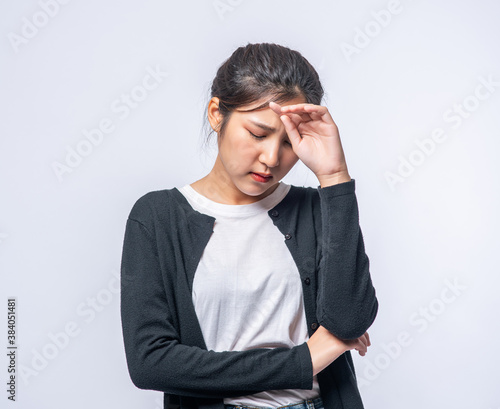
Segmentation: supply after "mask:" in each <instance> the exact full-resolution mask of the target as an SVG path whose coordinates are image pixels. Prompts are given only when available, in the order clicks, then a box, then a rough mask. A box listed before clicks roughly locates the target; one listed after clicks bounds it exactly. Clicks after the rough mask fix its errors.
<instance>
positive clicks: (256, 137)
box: [248, 131, 292, 146]
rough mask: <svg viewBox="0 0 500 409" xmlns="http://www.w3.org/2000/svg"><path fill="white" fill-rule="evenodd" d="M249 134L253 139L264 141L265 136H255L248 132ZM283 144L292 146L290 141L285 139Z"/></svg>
mask: <svg viewBox="0 0 500 409" xmlns="http://www.w3.org/2000/svg"><path fill="white" fill-rule="evenodd" d="M248 132H249V133H250V135H252V136H253V137H254V138H255V139H259V140H260V139H264V138H265V137H266V135H255V134H254V133H252V132H250V131H248ZM285 143H286V144H288V145H290V146H292V144H291V143H290V141H289V140H288V139H287V140H285Z"/></svg>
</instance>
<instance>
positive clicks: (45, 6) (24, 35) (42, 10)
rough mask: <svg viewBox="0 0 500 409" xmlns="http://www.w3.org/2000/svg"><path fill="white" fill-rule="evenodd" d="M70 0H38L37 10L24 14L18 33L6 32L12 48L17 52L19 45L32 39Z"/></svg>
mask: <svg viewBox="0 0 500 409" xmlns="http://www.w3.org/2000/svg"><path fill="white" fill-rule="evenodd" d="M69 2H70V0H40V1H39V2H38V6H39V10H37V11H36V12H34V13H33V15H31V16H30V17H29V18H28V17H26V16H24V17H23V18H22V20H21V28H20V29H19V33H15V32H14V31H10V32H9V33H8V34H7V38H8V39H9V42H10V45H11V46H12V49H13V50H14V52H15V53H16V54H17V53H19V50H20V47H21V46H25V45H26V44H28V43H29V42H30V41H32V40H33V39H34V38H35V37H36V36H37V35H38V33H39V32H40V30H42V29H44V28H45V27H46V26H47V25H48V24H49V23H50V22H51V21H52V20H53V19H54V18H55V17H56V16H57V15H58V14H59V12H60V11H61V6H65V5H66V4H68V3H69Z"/></svg>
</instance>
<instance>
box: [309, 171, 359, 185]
mask: <svg viewBox="0 0 500 409" xmlns="http://www.w3.org/2000/svg"><path fill="white" fill-rule="evenodd" d="M316 177H317V178H318V181H319V184H320V186H321V188H324V187H327V186H333V185H338V184H339V183H345V182H350V181H351V180H352V179H351V176H350V175H349V172H347V171H343V172H338V173H334V174H332V175H316Z"/></svg>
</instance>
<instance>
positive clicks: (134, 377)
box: [128, 363, 155, 390]
mask: <svg viewBox="0 0 500 409" xmlns="http://www.w3.org/2000/svg"><path fill="white" fill-rule="evenodd" d="M128 372H129V375H130V379H131V381H132V383H133V384H134V385H135V386H136V387H137V388H139V389H148V390H153V389H155V388H154V386H153V382H152V380H151V379H150V373H149V372H148V371H146V370H144V366H143V365H141V364H137V363H136V364H133V365H130V364H129V367H128Z"/></svg>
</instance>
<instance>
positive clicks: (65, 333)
mask: <svg viewBox="0 0 500 409" xmlns="http://www.w3.org/2000/svg"><path fill="white" fill-rule="evenodd" d="M111 275H112V277H111V278H110V279H109V280H108V282H107V284H106V286H105V287H103V288H101V289H100V290H99V291H97V292H96V293H95V294H94V295H93V296H90V297H87V298H86V299H85V300H83V301H81V302H80V303H79V304H78V305H77V306H76V308H75V314H76V316H77V317H79V318H78V320H69V321H67V322H66V323H65V324H64V325H63V326H62V328H60V329H59V330H57V331H50V332H49V333H48V334H47V338H48V339H49V340H48V341H47V342H46V343H45V344H44V345H43V346H41V347H39V348H33V349H31V359H30V362H29V364H25V365H23V364H20V365H19V370H18V372H19V375H20V377H21V379H22V380H23V382H24V383H25V384H26V385H27V384H29V383H30V378H32V377H36V376H38V375H39V374H40V373H41V372H42V371H44V370H45V369H47V367H48V366H49V365H50V363H51V362H53V361H54V360H55V359H56V358H57V357H58V356H59V354H60V353H61V352H62V351H63V350H65V349H66V348H67V347H68V346H69V345H70V344H71V343H72V342H74V340H75V338H77V337H78V336H79V335H80V334H81V333H82V331H83V330H84V328H85V327H86V326H87V325H89V324H91V323H92V322H94V320H95V319H96V318H97V317H98V315H99V314H101V313H102V312H103V311H104V310H105V309H106V308H107V307H108V306H109V305H110V304H111V303H112V302H113V301H114V300H116V299H117V298H118V297H119V293H120V285H122V286H123V285H127V283H128V282H130V281H131V280H133V278H132V277H130V278H129V277H128V276H126V277H125V281H124V282H121V280H120V273H119V272H117V271H115V270H113V271H112V272H111ZM83 324H85V325H83Z"/></svg>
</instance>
